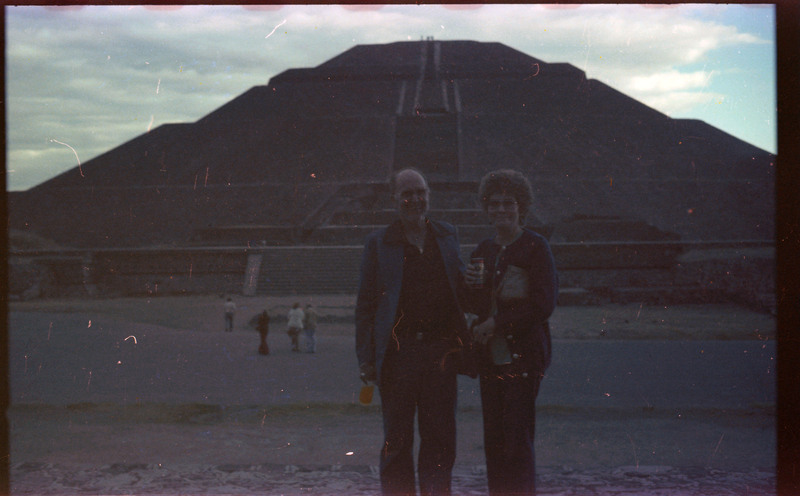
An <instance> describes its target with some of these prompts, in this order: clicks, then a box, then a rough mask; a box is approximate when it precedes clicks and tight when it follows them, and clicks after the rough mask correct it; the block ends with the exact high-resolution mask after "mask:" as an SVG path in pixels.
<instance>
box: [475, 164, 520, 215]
mask: <svg viewBox="0 0 800 496" xmlns="http://www.w3.org/2000/svg"><path fill="white" fill-rule="evenodd" d="M492 195H509V196H513V197H514V199H515V200H517V206H518V207H519V220H520V223H523V222H524V220H525V216H527V215H528V210H529V209H530V207H531V204H532V203H533V188H531V183H530V181H528V178H526V177H525V176H524V175H523V174H522V173H521V172H519V171H516V170H513V169H500V170H495V171H492V172H489V173H488V174H486V175H485V176H483V179H481V184H480V186H479V187H478V199H479V201H480V203H481V206H482V207H483V211H484V212H486V211H487V210H489V197H490V196H492Z"/></svg>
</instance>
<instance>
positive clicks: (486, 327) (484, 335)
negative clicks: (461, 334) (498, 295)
mask: <svg viewBox="0 0 800 496" xmlns="http://www.w3.org/2000/svg"><path fill="white" fill-rule="evenodd" d="M493 333H494V317H489V318H488V319H487V320H484V321H483V322H481V323H480V324H478V325H476V326H475V327H474V328H473V329H472V334H473V337H474V338H475V341H476V342H478V343H480V344H486V342H487V341H489V337H490V336H491V335H492V334H493Z"/></svg>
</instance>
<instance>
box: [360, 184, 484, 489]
mask: <svg viewBox="0 0 800 496" xmlns="http://www.w3.org/2000/svg"><path fill="white" fill-rule="evenodd" d="M390 190H391V193H392V199H393V202H394V204H395V206H396V209H397V213H398V216H399V219H398V220H396V221H395V222H393V223H392V224H390V225H389V226H388V227H385V228H382V229H379V230H378V231H376V232H374V233H372V234H370V235H369V236H368V237H367V240H366V244H365V247H364V254H363V259H362V264H361V283H360V287H359V292H358V298H357V301H356V354H357V355H358V363H359V367H360V370H361V379H362V380H363V381H364V382H365V383H377V385H378V388H379V391H380V396H381V406H382V411H383V425H384V445H383V449H382V450H381V454H380V478H381V489H382V491H383V494H385V495H397V494H402V495H413V494H416V484H415V477H414V453H413V451H414V416H415V414H416V415H417V416H418V419H417V423H418V426H419V436H420V448H419V455H418V462H417V469H418V473H419V485H420V491H421V493H422V494H423V495H434V494H436V495H448V494H450V479H451V472H452V468H453V464H454V462H455V454H456V452H455V450H456V422H455V416H456V394H457V382H456V374H457V372H462V373H466V372H465V370H466V369H465V368H464V367H463V365H464V364H461V363H460V362H461V356H462V355H464V354H463V353H462V352H463V351H464V350H465V349H466V348H468V347H469V346H470V337H469V332H468V330H467V325H466V322H465V320H464V313H463V312H462V311H461V308H460V305H459V303H458V298H457V294H460V290H459V287H460V284H461V281H462V271H463V263H462V262H461V259H460V257H459V245H458V238H457V234H456V230H455V228H453V226H451V225H449V224H446V223H443V222H436V221H433V220H430V219H428V218H427V217H426V214H427V212H428V200H429V193H430V190H429V188H428V184H427V182H426V181H425V178H424V177H423V176H422V174H420V173H419V172H417V171H415V170H413V169H405V170H402V171H400V172H398V173H397V174H395V175H394V176H393V178H392V180H391V182H390Z"/></svg>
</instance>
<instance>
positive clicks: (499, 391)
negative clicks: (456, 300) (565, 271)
mask: <svg viewBox="0 0 800 496" xmlns="http://www.w3.org/2000/svg"><path fill="white" fill-rule="evenodd" d="M478 197H479V199H480V202H481V204H482V206H483V209H484V211H485V212H486V214H487V215H488V217H489V222H490V223H491V224H492V226H493V227H494V235H493V236H492V237H491V238H489V239H486V240H484V241H482V242H481V243H479V244H478V246H477V247H476V248H475V251H473V252H472V257H473V259H475V258H481V259H483V263H484V269H483V270H482V271H481V270H480V267H479V266H478V265H477V263H475V264H473V263H470V264H469V265H468V266H467V271H466V276H465V281H466V282H467V284H468V285H469V286H470V287H472V288H473V289H471V290H470V291H469V301H470V302H471V304H470V305H468V307H469V308H468V310H469V311H471V312H472V313H474V314H476V315H477V316H478V319H477V325H476V326H475V327H474V328H473V332H474V338H475V348H476V355H477V361H478V372H479V376H480V389H481V408H482V410H483V438H484V440H483V447H484V453H485V455H486V474H487V478H488V483H489V494H490V496H507V495H511V494H513V495H533V494H535V490H536V484H535V476H536V457H535V455H534V448H533V441H534V432H535V426H536V396H537V395H538V393H539V385H540V383H541V380H542V377H543V376H544V372H545V370H546V369H547V367H548V366H549V364H550V328H549V326H548V318H549V317H550V315H551V314H552V313H553V310H554V309H555V306H556V298H557V295H558V275H557V273H556V268H555V263H554V261H553V255H552V253H551V252H550V246H549V245H548V243H547V240H546V239H545V238H543V237H542V236H540V235H538V234H536V233H534V232H533V231H530V230H528V229H525V228H523V227H522V226H523V225H524V219H525V215H526V214H527V213H528V209H529V208H530V206H531V203H532V201H533V194H532V191H531V185H530V183H529V182H528V180H527V179H526V178H525V176H523V175H522V174H521V173H520V172H517V171H513V170H498V171H494V172H490V173H489V174H487V175H485V176H484V177H483V179H482V180H481V183H480V187H479V192H478Z"/></svg>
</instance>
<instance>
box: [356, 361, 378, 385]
mask: <svg viewBox="0 0 800 496" xmlns="http://www.w3.org/2000/svg"><path fill="white" fill-rule="evenodd" d="M360 368H361V381H362V382H363V383H364V384H369V383H374V382H375V381H376V380H377V379H378V376H377V374H376V373H375V365H374V364H372V363H365V364H363V365H362V366H361V367H360Z"/></svg>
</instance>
